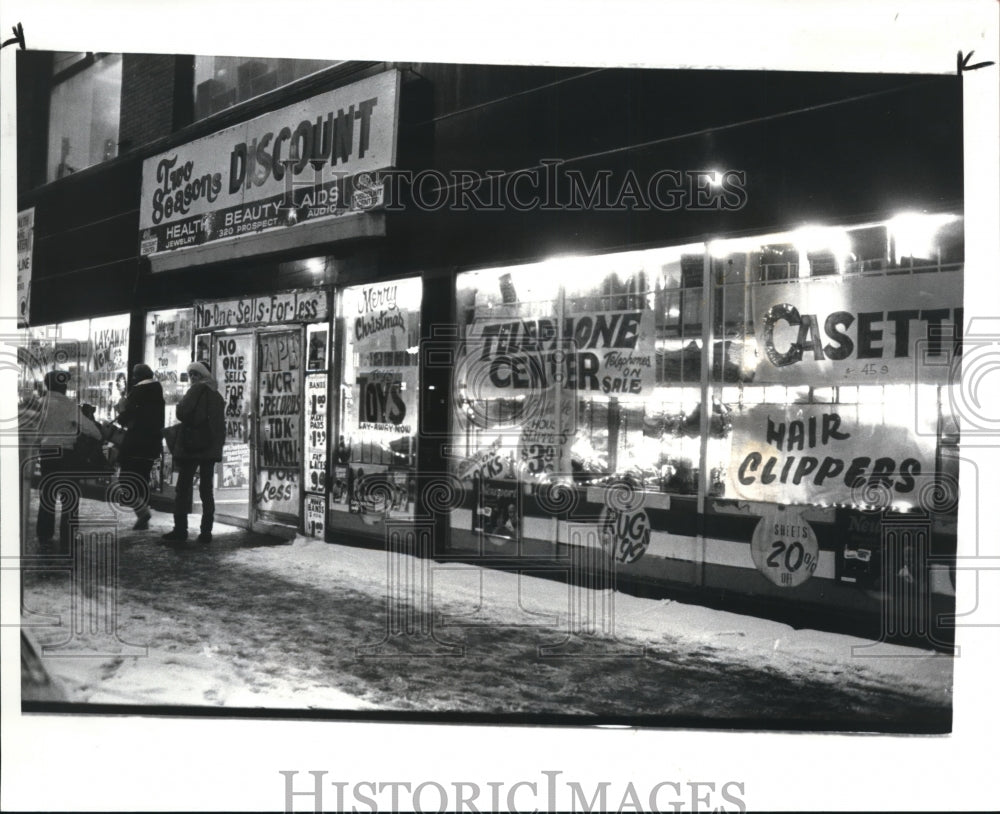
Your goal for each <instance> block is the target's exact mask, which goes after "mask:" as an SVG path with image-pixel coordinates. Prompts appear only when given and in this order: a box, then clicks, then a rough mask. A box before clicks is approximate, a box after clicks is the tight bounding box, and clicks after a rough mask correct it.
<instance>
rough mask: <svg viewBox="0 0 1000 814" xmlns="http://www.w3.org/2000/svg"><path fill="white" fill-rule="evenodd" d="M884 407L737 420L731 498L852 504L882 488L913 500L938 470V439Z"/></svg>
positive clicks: (751, 414) (754, 413) (815, 408)
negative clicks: (887, 418) (868, 491)
mask: <svg viewBox="0 0 1000 814" xmlns="http://www.w3.org/2000/svg"><path fill="white" fill-rule="evenodd" d="M881 409H882V405H848V404H789V405H761V406H758V407H750V408H748V409H746V410H743V411H742V412H740V413H734V418H733V454H732V463H731V464H730V466H729V468H728V469H727V472H726V477H727V483H726V496H727V497H735V498H739V499H741V500H758V501H764V502H768V503H785V504H789V503H828V504H832V503H852V502H855V500H854V498H855V496H856V495H857V494H859V492H860V490H863V489H864V488H865V487H869V488H870V487H873V486H874V487H878V488H884V489H886V490H888V491H889V492H890V494H891V496H892V497H893V498H894V499H901V500H902V499H906V497H907V496H909V500H908V502H912V500H913V497H914V495H913V493H914V491H915V489H916V487H917V480H918V479H919V477H920V475H921V473H928V472H933V471H934V437H933V436H925V435H918V434H917V433H916V432H914V431H913V429H911V428H910V427H907V426H906V425H905V423H903V422H904V421H905V419H906V418H910V419H911V420H912V418H913V417H912V415H907V416H899V417H897V416H891V417H890V419H891V420H892V421H898V422H899V423H886V421H885V416H881V415H878V416H876V415H874V413H875V411H878V412H880V413H881Z"/></svg>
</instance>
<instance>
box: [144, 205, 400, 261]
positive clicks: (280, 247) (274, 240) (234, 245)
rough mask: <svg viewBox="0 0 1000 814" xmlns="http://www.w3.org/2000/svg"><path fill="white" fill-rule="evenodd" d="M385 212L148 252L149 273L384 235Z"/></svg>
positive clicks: (303, 224)
mask: <svg viewBox="0 0 1000 814" xmlns="http://www.w3.org/2000/svg"><path fill="white" fill-rule="evenodd" d="M385 235H386V227H385V215H384V214H383V213H381V212H366V213H364V214H360V215H355V216H347V217H343V218H340V219H337V220H321V221H316V222H314V223H302V224H299V225H298V226H294V227H291V228H285V229H280V230H273V231H267V232H260V233H259V234H250V235H240V236H239V237H236V238H232V239H230V240H223V241H217V242H213V243H210V244H206V245H203V246H192V247H190V248H186V249H176V250H174V251H170V252H161V253H159V254H154V255H150V258H149V262H150V265H151V267H152V271H153V273H154V274H155V273H157V272H161V271H176V270H177V269H183V268H189V267H192V266H204V265H207V264H209V263H220V262H223V261H228V260H239V259H241V258H244V257H253V258H259V257H261V256H262V255H267V254H274V253H276V252H283V251H288V250H291V249H301V248H303V247H305V246H312V245H318V244H329V243H343V242H346V241H349V240H364V239H369V238H379V237H385Z"/></svg>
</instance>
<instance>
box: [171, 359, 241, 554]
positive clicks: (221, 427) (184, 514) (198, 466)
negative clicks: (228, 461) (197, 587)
mask: <svg viewBox="0 0 1000 814" xmlns="http://www.w3.org/2000/svg"><path fill="white" fill-rule="evenodd" d="M187 373H188V381H189V382H190V384H191V386H190V388H189V389H188V391H187V393H185V394H184V398H182V399H181V400H180V402H179V403H178V404H177V420H178V421H180V423H181V426H180V431H179V432H178V434H177V440H176V442H175V444H174V449H173V454H174V469H175V471H176V472H177V492H176V496H175V501H174V528H173V530H172V531H169V532H167V533H166V534H164V535H163V539H164V540H165V541H166V542H168V543H183V542H185V541H186V540H187V538H188V514H189V513H190V512H191V509H192V502H193V498H194V476H195V473H196V472H197V474H198V479H199V482H198V494H199V495H200V497H201V504H202V508H201V533H200V534H199V535H198V542H199V543H210V542H212V525H213V523H214V521H215V492H214V486H215V483H214V481H215V465H216V463H218V462H219V461H221V460H222V447H223V445H224V444H225V443H226V417H225V401H224V400H223V398H222V396H221V395H220V394H219V383H218V382H217V381H216V380H215V378H214V377H213V376H212V374H211V373H210V372H209V370H208V368H207V367H205V365H203V364H202V363H201V362H192V363H191V364H190V365H188V369H187Z"/></svg>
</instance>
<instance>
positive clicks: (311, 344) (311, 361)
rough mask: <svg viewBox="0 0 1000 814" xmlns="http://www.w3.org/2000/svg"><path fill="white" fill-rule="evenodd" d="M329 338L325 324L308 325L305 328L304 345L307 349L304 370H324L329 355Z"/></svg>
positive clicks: (328, 330)
mask: <svg viewBox="0 0 1000 814" xmlns="http://www.w3.org/2000/svg"><path fill="white" fill-rule="evenodd" d="M329 336H330V328H329V326H328V325H326V324H323V325H309V326H308V327H307V328H306V345H307V347H308V349H309V350H308V357H307V360H306V370H308V371H309V372H313V371H319V370H326V367H327V359H329V355H330V352H329V346H330V342H329Z"/></svg>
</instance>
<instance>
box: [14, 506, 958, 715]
mask: <svg viewBox="0 0 1000 814" xmlns="http://www.w3.org/2000/svg"><path fill="white" fill-rule="evenodd" d="M102 510H103V511H104V512H107V511H108V509H107V507H103V506H100V504H96V503H94V504H91V502H89V501H85V502H84V510H83V516H84V518H85V519H94V517H95V515H100V514H101V511H102ZM127 524H128V518H126V517H123V518H122V523H121V525H122V526H124V527H125V528H127V527H128V525H127ZM170 525H171V524H170V518H169V517H168V516H167V515H163V514H161V513H154V522H153V526H152V527H151V529H150V531H148V532H133V531H131V530H127V531H125V530H122V531H120V532H119V535H118V539H119V543H118V562H117V568H116V572H117V580H118V590H117V592H116V594H115V596H114V598H115V601H116V604H117V619H118V624H117V634H118V637H119V639H120V640H121V642H124V643H127V646H121V645H116V644H115V643H113V642H110V640H109V637H108V636H107V635H103V634H102V631H101V630H100V629H99V625H96V624H93V625H89V626H88V625H87V624H85V623H83V624H81V623H80V621H79V620H80V617H79V616H77V617H74V616H73V615H72V611H73V608H74V604H73V599H72V595H73V591H72V579H71V576H70V574H69V572H68V571H65V570H64V571H62V572H57V571H53V570H50V569H45V570H41V571H32V572H27V573H25V575H24V605H25V607H26V608H27V609H28V611H30V612H33V613H34V614H48V615H49V617H50V618H49V619H48V620H46V619H45V618H42V617H39V616H37V615H25V616H23V619H22V621H23V623H24V624H32V633H33V635H34V637H35V639H36V640H37V641H38V642H39V643H40V644H41V645H43V646H45V645H49V646H52V645H55V644H57V643H59V642H64V641H66V640H67V639H68V638H70V637H69V635H68V634H69V631H70V630H71V629H72V626H73V623H74V620H76V621H77V632H76V634H75V635H74V636H73V637H72V638H71V639H70V641H69V643H68V650H67V652H69V651H73V652H75V653H77V654H78V655H62V654H54V653H47V654H46V655H45V656H44V658H43V661H44V663H45V666H46V668H47V669H48V670H49V672H50V673H51V674H52V675H53V676H54V677H55V678H56V679H57V681H58V682H59V683H60V684H61V685H62V688H63V690H64V692H65V694H66V696H67V698H68V699H69V700H70V701H73V702H79V703H89V704H125V705H140V706H145V705H156V706H158V707H162V706H167V707H169V706H173V705H181V706H199V707H201V706H217V707H227V708H254V707H264V708H274V709H279V708H283V709H303V710H306V709H314V710H333V711H351V710H386V711H405V712H410V713H415V714H421V713H452V714H455V713H458V714H461V713H471V714H479V715H483V714H485V715H501V716H502V715H504V714H516V715H519V716H524V715H535V714H537V715H545V716H563V715H581V716H601V718H602V719H608V718H610V719H621V721H622V722H635V723H642V722H644V721H648V722H652V723H660V724H669V723H671V722H675V721H676V722H679V723H684V724H690V723H691V722H692V721H694V722H704V725H720V726H724V725H726V724H727V723H729V724H733V725H747V723H748V722H753V721H759V722H760V727H761V728H770V727H772V726H796V725H802V726H806V727H809V728H846V729H870V730H875V731H879V730H883V729H888V730H893V729H898V728H916V729H918V730H921V729H926V731H942V730H943V729H944V730H947V728H948V721H949V720H950V708H951V684H952V658H951V657H950V656H948V655H944V654H940V653H931V652H927V651H923V650H918V649H914V648H908V647H901V646H892V645H885V644H879V645H877V646H876V647H873V646H872V645H873V643H872V642H868V641H866V640H863V639H858V638H854V637H850V636H845V635H839V634H832V633H820V632H816V631H809V630H798V631H797V630H794V629H792V628H791V627H789V626H787V625H783V624H780V623H777V622H772V621H768V620H762V619H757V618H754V617H749V616H742V615H737V614H733V613H727V612H724V611H718V610H712V609H708V608H704V607H700V606H696V605H689V604H684V603H680V602H675V601H670V600H652V599H642V598H636V597H632V596H628V595H625V594H620V593H617V594H610V593H607V592H598V591H594V590H591V589H586V588H581V587H576V586H570V585H567V584H566V583H563V582H557V581H553V580H547V579H543V578H539V577H534V576H528V575H520V576H519V575H517V574H514V573H506V572H498V571H491V570H485V569H480V568H477V567H474V566H465V565H452V564H439V563H434V562H431V561H427V560H418V559H415V558H413V557H409V556H405V555H392V556H390V555H388V554H387V553H386V552H385V551H375V550H369V549H362V548H356V547H352V546H344V545H332V544H329V543H325V542H322V541H318V540H312V539H305V538H301V537H300V538H296V539H294V540H292V541H291V542H287V543H276V542H273V541H269V542H268V544H262V541H261V539H260V537H259V535H258V536H256V537H252V536H251V535H250V534H249V532H246V531H243V530H240V529H234V528H231V527H221V526H220V527H218V528H217V530H216V539H215V542H213V543H212V545H211V546H208V547H192V548H190V549H181V550H176V549H172V548H170V547H168V546H165V545H163V544H162V543H161V542H160V540H159V536H160V534H162V533H163V532H164V531H166V530H168V529H169V527H170ZM29 553H30V552H29ZM107 606H108V596H107V595H106V592H104V593H103V594H102V592H101V591H100V590H99V591H96V592H95V591H94V590H93V589H91V590H90V595H88V594H87V592H86V589H84V592H83V601H82V602H78V603H77V605H76V607H77V610H80V609H81V608H82V609H83V610H84V611H87V612H90V613H91V616H94V613H93V609H94V608H95V607H96V608H100V607H107ZM88 608H89V610H88ZM56 616H58V617H59V619H60V620H61V625H60V626H58V627H56V626H52V618H51V617H56ZM84 616H86V613H85V614H84ZM39 621H42V622H46V621H48V626H35V625H37V623H38V622H39ZM84 628H86V629H84ZM581 630H582V631H583V633H582V635H581V633H580V631H581ZM588 634H593V635H588ZM109 642H110V643H109ZM88 651H89V653H88ZM870 653H871V654H876V655H868V654H870ZM97 654H100V655H97ZM88 655H89V657H86V656H88ZM81 656H82V657H81ZM361 714H362V715H363V714H364V713H363V712H362V713H361Z"/></svg>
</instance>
